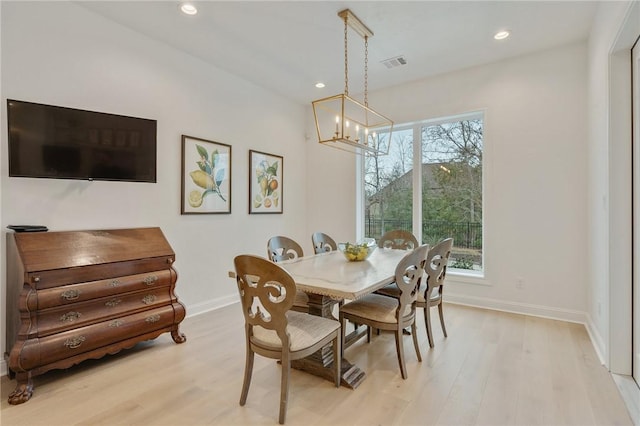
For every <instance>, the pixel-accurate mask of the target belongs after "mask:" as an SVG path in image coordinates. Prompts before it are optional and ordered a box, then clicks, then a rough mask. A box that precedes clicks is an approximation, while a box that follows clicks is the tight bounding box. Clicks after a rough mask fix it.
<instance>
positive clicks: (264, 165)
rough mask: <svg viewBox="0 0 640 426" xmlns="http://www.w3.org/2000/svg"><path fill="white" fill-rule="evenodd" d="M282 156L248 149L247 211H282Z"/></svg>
mask: <svg viewBox="0 0 640 426" xmlns="http://www.w3.org/2000/svg"><path fill="white" fill-rule="evenodd" d="M282 167H283V158H282V157H281V156H279V155H274V154H267V153H266V152H260V151H253V150H249V213H250V214H253V213H282V195H283V185H282V183H283V180H282Z"/></svg>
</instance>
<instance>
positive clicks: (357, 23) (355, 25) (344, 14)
mask: <svg viewBox="0 0 640 426" xmlns="http://www.w3.org/2000/svg"><path fill="white" fill-rule="evenodd" d="M338 16H339V17H341V18H342V19H343V20H345V22H346V23H347V25H349V26H350V27H351V29H353V30H354V31H355V32H357V33H358V34H359V35H360V37H362V38H365V37H373V31H371V30H370V29H369V28H367V26H366V25H365V24H363V23H362V21H361V20H360V19H358V17H357V16H356V15H354V14H353V12H352V11H351V10H349V9H344V10H341V11H340V12H338Z"/></svg>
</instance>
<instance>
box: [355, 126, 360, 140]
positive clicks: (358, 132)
mask: <svg viewBox="0 0 640 426" xmlns="http://www.w3.org/2000/svg"><path fill="white" fill-rule="evenodd" d="M359 140H360V125H359V124H356V142H358V141H359Z"/></svg>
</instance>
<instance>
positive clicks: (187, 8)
mask: <svg viewBox="0 0 640 426" xmlns="http://www.w3.org/2000/svg"><path fill="white" fill-rule="evenodd" d="M180 10H181V11H182V13H184V14H186V15H195V14H196V13H198V9H196V7H195V6H194V5H193V4H191V3H182V4H181V5H180Z"/></svg>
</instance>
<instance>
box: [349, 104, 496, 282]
mask: <svg viewBox="0 0 640 426" xmlns="http://www.w3.org/2000/svg"><path fill="white" fill-rule="evenodd" d="M474 119H480V120H482V182H481V186H482V220H481V225H482V250H481V252H482V269H481V270H479V271H475V270H473V271H472V270H467V269H457V268H452V267H449V268H448V269H447V273H449V274H452V275H455V276H456V278H457V279H459V281H461V282H465V283H469V284H480V285H487V283H486V281H485V278H486V271H487V258H486V255H485V254H486V238H485V234H486V232H485V230H486V220H485V212H486V209H485V200H486V185H485V179H486V173H485V170H486V167H485V164H486V162H485V159H486V156H485V154H486V152H487V149H486V131H485V129H486V111H484V110H476V111H470V112H466V113H461V114H455V115H449V116H442V117H436V118H429V119H424V120H418V121H413V122H408V123H401V124H399V125H395V126H394V133H395V132H396V131H400V130H408V129H413V163H412V167H413V171H414V173H412V189H413V193H412V213H411V214H412V231H413V234H414V235H415V236H416V238H417V239H418V242H419V243H420V244H422V219H423V217H422V173H415V170H422V169H421V167H422V128H423V127H428V126H437V125H440V124H443V123H450V122H455V121H463V120H474ZM416 141H417V142H418V143H416ZM356 157H357V158H356V215H357V219H356V235H357V237H358V238H363V237H364V234H365V232H364V230H365V229H364V225H365V205H366V204H365V197H366V194H365V190H364V187H365V184H364V183H365V182H364V180H365V173H364V172H365V167H364V163H365V155H357V156H356Z"/></svg>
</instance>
